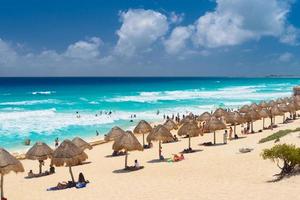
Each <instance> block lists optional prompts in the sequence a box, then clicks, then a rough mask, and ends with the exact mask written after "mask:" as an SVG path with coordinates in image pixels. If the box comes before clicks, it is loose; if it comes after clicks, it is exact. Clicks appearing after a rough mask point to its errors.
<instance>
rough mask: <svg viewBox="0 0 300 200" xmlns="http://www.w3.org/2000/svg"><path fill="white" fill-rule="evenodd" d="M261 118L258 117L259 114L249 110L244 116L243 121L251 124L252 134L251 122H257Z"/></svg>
mask: <svg viewBox="0 0 300 200" xmlns="http://www.w3.org/2000/svg"><path fill="white" fill-rule="evenodd" d="M260 118H261V117H260V115H259V113H258V112H257V111H255V110H250V111H249V112H247V113H246V114H245V115H244V119H245V120H246V121H247V122H251V132H252V133H253V132H254V131H253V122H254V121H256V120H259V119H260Z"/></svg>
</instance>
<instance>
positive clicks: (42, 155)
mask: <svg viewBox="0 0 300 200" xmlns="http://www.w3.org/2000/svg"><path fill="white" fill-rule="evenodd" d="M52 153H53V150H52V149H51V148H50V147H49V146H48V145H47V144H46V143H43V142H37V143H35V145H33V146H32V147H31V148H30V149H29V150H28V151H27V153H26V155H25V157H26V158H27V159H30V160H38V161H39V169H40V171H39V173H40V174H41V173H42V166H43V165H42V163H43V160H47V159H48V158H51V156H52Z"/></svg>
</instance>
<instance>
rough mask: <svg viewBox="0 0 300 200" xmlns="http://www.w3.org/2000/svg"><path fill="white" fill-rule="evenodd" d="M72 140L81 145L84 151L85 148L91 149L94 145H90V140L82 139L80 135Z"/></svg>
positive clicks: (78, 145)
mask: <svg viewBox="0 0 300 200" xmlns="http://www.w3.org/2000/svg"><path fill="white" fill-rule="evenodd" d="M72 142H73V143H74V144H75V145H76V146H77V147H79V148H80V149H82V150H83V151H84V150H85V149H89V150H91V149H92V148H93V147H92V145H90V144H89V143H88V142H86V141H84V140H83V139H81V138H80V137H75V138H74V139H73V140H72Z"/></svg>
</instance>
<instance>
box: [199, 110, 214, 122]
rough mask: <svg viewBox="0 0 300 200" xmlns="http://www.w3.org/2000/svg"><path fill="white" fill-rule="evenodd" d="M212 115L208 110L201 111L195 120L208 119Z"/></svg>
mask: <svg viewBox="0 0 300 200" xmlns="http://www.w3.org/2000/svg"><path fill="white" fill-rule="evenodd" d="M211 117H212V115H211V114H210V113H209V112H204V113H202V114H201V115H200V116H199V117H197V120H199V121H209V120H210V118H211Z"/></svg>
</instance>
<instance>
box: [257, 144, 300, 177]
mask: <svg viewBox="0 0 300 200" xmlns="http://www.w3.org/2000/svg"><path fill="white" fill-rule="evenodd" d="M261 156H262V157H263V159H270V160H272V161H273V162H275V163H276V164H277V166H278V167H279V168H280V169H281V172H280V174H277V175H278V176H281V177H283V176H285V175H287V174H290V173H292V172H293V171H294V169H295V167H296V166H298V165H299V164H300V148H297V147H295V145H287V144H278V145H275V146H274V147H272V148H271V149H264V150H263V152H262V154H261ZM280 161H281V162H282V166H280Z"/></svg>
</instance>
